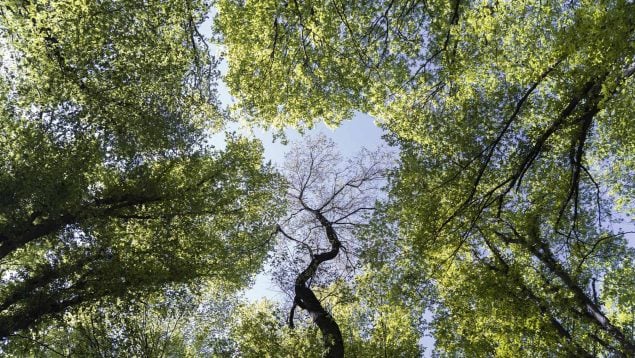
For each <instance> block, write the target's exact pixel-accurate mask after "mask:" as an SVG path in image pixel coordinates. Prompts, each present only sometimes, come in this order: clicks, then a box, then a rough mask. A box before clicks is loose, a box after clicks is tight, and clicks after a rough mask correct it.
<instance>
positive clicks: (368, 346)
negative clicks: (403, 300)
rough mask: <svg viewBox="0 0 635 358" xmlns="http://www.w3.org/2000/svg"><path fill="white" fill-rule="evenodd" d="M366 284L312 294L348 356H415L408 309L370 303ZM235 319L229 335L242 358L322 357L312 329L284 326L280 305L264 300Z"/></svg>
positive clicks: (339, 283)
mask: <svg viewBox="0 0 635 358" xmlns="http://www.w3.org/2000/svg"><path fill="white" fill-rule="evenodd" d="M368 282H369V281H366V280H365V279H364V278H363V277H360V280H359V281H357V280H356V281H354V282H352V283H344V282H343V281H341V280H340V281H337V282H335V283H334V284H332V285H330V286H329V287H326V288H324V289H318V290H316V294H317V295H318V296H320V297H322V302H323V303H324V304H325V305H328V306H330V307H331V308H332V311H333V315H334V317H337V320H338V325H339V327H340V328H341V330H342V332H343V335H344V340H343V345H344V350H345V351H346V352H347V353H346V354H347V356H352V357H417V356H420V355H421V351H420V349H419V342H418V341H419V335H418V333H417V331H416V329H415V327H414V325H413V322H412V321H411V316H410V315H409V314H408V312H407V311H408V310H407V308H406V307H404V306H402V305H398V304H397V305H379V306H376V305H374V304H373V302H372V301H373V300H374V299H378V298H379V295H376V293H375V292H374V291H372V290H370V291H366V290H367V289H368V288H369V287H367V286H366V283H368ZM358 290H359V291H358ZM356 291H357V292H356ZM236 318H237V319H236V320H235V321H234V325H233V326H232V329H231V337H232V340H233V341H234V342H235V343H236V345H237V354H239V355H240V356H242V357H266V356H276V357H320V356H322V352H323V350H324V345H323V340H322V339H321V338H320V337H319V335H320V333H318V329H316V327H315V325H313V324H311V323H310V322H307V320H301V321H300V322H299V324H298V325H297V326H295V327H294V328H290V327H288V326H287V325H286V324H285V318H286V314H285V310H284V309H283V307H282V305H281V304H277V305H276V304H274V303H272V302H267V301H264V302H255V303H251V304H246V305H245V306H243V307H242V308H241V309H240V310H239V311H238V312H237V317H236Z"/></svg>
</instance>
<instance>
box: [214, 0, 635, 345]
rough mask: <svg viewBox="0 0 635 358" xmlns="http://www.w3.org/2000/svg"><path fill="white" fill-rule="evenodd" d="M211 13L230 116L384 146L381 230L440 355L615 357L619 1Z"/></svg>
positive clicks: (626, 107) (634, 16)
mask: <svg viewBox="0 0 635 358" xmlns="http://www.w3.org/2000/svg"><path fill="white" fill-rule="evenodd" d="M219 9H220V12H219V20H218V21H219V24H220V27H219V31H220V35H221V37H222V39H223V41H224V43H225V45H226V46H227V58H228V61H229V66H230V67H229V72H228V75H227V83H228V85H229V86H230V88H231V89H232V90H233V93H235V95H236V97H237V99H238V103H237V106H236V107H237V110H239V111H241V113H244V114H245V115H247V116H249V117H250V118H253V120H254V121H264V122H265V123H267V124H271V125H274V126H284V125H299V126H311V124H312V123H313V122H314V121H317V120H322V119H324V120H325V121H327V122H329V123H332V124H338V123H340V122H341V121H342V120H343V119H346V118H349V117H350V116H351V115H352V114H353V113H354V111H363V112H368V113H370V114H371V115H373V116H375V118H376V119H377V121H378V122H379V123H380V124H381V125H382V126H383V127H384V128H385V129H387V130H388V133H389V134H388V137H389V139H390V140H391V141H392V143H394V144H395V145H397V146H399V147H400V149H401V167H400V168H399V169H398V170H397V171H396V173H395V175H394V178H393V180H392V181H391V191H390V198H391V203H390V204H389V205H388V206H387V207H386V209H385V210H386V213H385V215H387V218H389V219H388V220H393V221H394V222H396V223H397V225H398V234H397V235H396V236H397V239H398V240H399V244H398V246H399V247H400V250H398V251H399V253H400V255H401V256H400V257H402V259H403V261H401V262H402V263H403V264H404V265H416V267H418V269H419V270H420V273H421V274H420V275H419V276H418V277H415V279H417V280H418V281H419V285H421V287H427V285H429V284H430V283H432V284H433V285H434V287H435V295H434V298H433V297H428V298H426V299H423V300H421V301H420V302H421V303H422V304H423V303H428V304H429V305H430V309H431V310H433V312H434V320H433V323H432V326H431V328H432V329H433V330H434V334H435V338H436V339H437V341H436V347H437V349H438V350H439V351H440V352H446V353H448V354H455V353H460V354H464V355H467V356H472V355H476V356H481V355H488V354H496V355H519V354H522V353H521V352H527V351H530V352H534V353H533V354H538V355H539V354H545V353H547V352H549V353H552V354H553V353H555V354H561V355H576V356H595V355H598V354H604V355H606V354H615V355H625V356H628V355H632V354H633V352H634V350H635V345H634V344H635V342H634V341H633V338H632V332H633V328H634V325H635V322H633V319H632V317H631V318H627V317H629V316H632V315H631V314H630V312H631V311H632V309H633V306H632V303H626V302H632V301H631V299H630V297H631V296H632V291H633V286H632V283H629V282H627V281H628V280H624V276H623V274H624V273H625V272H627V271H630V270H632V267H631V265H632V262H633V255H634V252H633V249H632V248H631V247H630V246H629V245H628V243H627V241H626V240H625V238H624V235H623V233H622V232H620V231H619V230H618V229H616V228H615V227H614V226H613V223H614V222H615V221H617V220H619V219H620V217H621V216H624V215H626V216H627V218H628V215H631V214H632V213H633V207H634V206H633V204H634V203H633V198H634V197H633V185H632V178H633V174H634V170H635V165H634V163H635V162H634V160H633V159H634V158H635V157H634V153H635V150H634V149H635V141H634V137H633V133H634V131H633V130H632V129H633V126H632V123H631V122H632V121H631V117H632V108H633V103H634V102H633V101H634V99H635V97H634V96H633V94H634V86H633V74H634V73H635V62H634V61H635V45H634V44H635V41H634V40H635V11H633V10H634V8H633V4H632V2H628V1H570V2H561V1H531V0H528V1H514V2H496V1H495V2H488V1H484V2H483V1H461V0H457V1H449V2H448V1H425V2H418V1H404V2H396V1H374V2H354V3H350V2H349V3H347V2H338V1H324V2H317V3H316V2H298V1H275V0H272V1H259V2H240V1H221V2H220V4H219ZM379 240H384V242H385V237H382V238H380V239H379ZM378 245H381V242H380V243H379V244H378ZM402 269H403V270H410V269H406V268H402ZM407 277H409V278H410V279H412V276H410V275H408V276H407ZM618 277H621V278H618ZM618 282H619V283H618ZM410 283H412V282H410ZM415 291H416V290H415ZM616 302H622V303H621V304H616Z"/></svg>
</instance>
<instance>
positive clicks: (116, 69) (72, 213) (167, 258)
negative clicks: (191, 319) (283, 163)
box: [0, 1, 277, 338]
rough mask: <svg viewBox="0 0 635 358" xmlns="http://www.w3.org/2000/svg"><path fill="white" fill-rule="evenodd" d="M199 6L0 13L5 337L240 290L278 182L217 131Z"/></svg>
mask: <svg viewBox="0 0 635 358" xmlns="http://www.w3.org/2000/svg"><path fill="white" fill-rule="evenodd" d="M208 11H209V8H208V6H207V5H206V4H204V3H202V2H197V1H169V2H163V1H156V2H154V1H150V2H144V3H140V2H137V1H103V2H92V1H88V2H79V3H77V2H65V1H60V2H30V1H15V2H14V1H10V2H5V3H3V5H2V6H1V7H0V15H1V16H0V34H1V36H2V37H1V39H0V48H1V50H0V53H1V56H2V70H1V71H0V91H1V92H2V95H0V131H2V135H0V158H1V159H0V271H1V273H2V277H1V278H0V280H1V281H0V282H1V284H0V337H2V338H7V337H8V336H10V335H12V334H13V333H15V332H16V331H18V330H21V329H26V328H29V327H32V326H34V324H35V323H36V322H38V321H39V320H41V319H43V318H46V317H48V316H49V315H51V314H61V313H64V312H66V311H68V310H69V309H70V308H72V307H74V306H78V305H85V304H90V303H91V302H95V301H97V300H100V299H102V298H106V297H109V298H118V297H128V296H130V295H136V294H144V293H148V292H153V291H156V290H157V289H159V288H161V287H163V286H164V285H166V284H171V283H193V282H205V281H209V280H222V281H227V282H229V283H233V284H234V286H235V287H240V286H242V285H243V284H245V283H246V282H247V281H248V280H249V277H250V275H252V274H253V273H254V272H255V271H256V270H257V269H258V268H259V267H260V265H261V263H262V261H263V259H264V257H265V254H266V252H267V248H268V247H269V244H268V243H269V241H268V240H269V236H270V233H269V232H267V231H272V230H273V226H272V223H273V221H272V220H273V218H274V217H275V215H276V214H275V212H276V203H275V202H274V196H275V194H276V191H277V189H276V185H275V183H276V181H277V179H276V178H277V176H276V175H275V174H274V173H273V171H272V169H271V168H270V167H269V166H267V165H264V164H263V158H262V147H261V146H260V145H259V144H258V143H257V142H255V141H251V140H247V139H244V138H239V137H237V136H231V135H229V136H228V137H227V144H226V148H225V149H224V150H222V151H219V150H216V149H214V148H213V147H212V146H211V145H210V144H208V143H206V139H205V138H206V134H205V131H207V130H212V129H214V128H218V127H219V126H220V125H221V124H222V120H223V115H222V114H221V112H220V111H219V110H218V108H217V104H216V101H217V100H216V98H215V92H214V89H213V84H214V81H215V76H216V74H215V73H216V72H215V71H216V70H215V65H216V63H215V61H214V59H213V58H212V57H210V56H211V55H210V54H209V53H208V51H207V50H206V49H205V47H204V42H203V40H202V38H201V37H200V35H199V33H198V30H197V28H196V26H197V25H199V24H200V23H201V22H202V21H203V20H204V18H205V16H206V14H207V13H208Z"/></svg>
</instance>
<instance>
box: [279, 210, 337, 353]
mask: <svg viewBox="0 0 635 358" xmlns="http://www.w3.org/2000/svg"><path fill="white" fill-rule="evenodd" d="M307 210H309V211H310V212H312V213H313V214H314V215H315V217H316V218H317V219H318V221H319V222H320V224H321V225H322V226H323V227H324V230H325V231H326V237H327V239H328V241H329V243H330V244H331V250H330V251H327V252H323V253H321V254H318V255H314V256H313V258H312V259H311V262H310V263H309V265H308V266H307V268H306V269H304V271H302V272H300V274H299V275H298V276H297V277H296V279H295V298H294V300H293V306H292V307H291V313H290V314H289V326H290V327H291V328H293V315H294V312H295V308H296V306H298V307H300V308H302V309H304V310H306V311H308V312H309V315H310V316H311V318H313V322H315V324H316V325H317V326H318V328H319V329H320V332H321V333H322V339H323V340H324V348H325V352H324V357H326V358H341V357H344V341H343V339H342V332H341V331H340V327H339V326H338V325H337V322H335V319H334V318H333V316H331V314H330V313H328V312H327V311H326V310H325V309H324V307H322V304H321V303H320V301H319V300H318V299H317V297H316V296H315V294H314V293H313V291H312V290H311V289H310V288H309V287H308V286H307V284H306V283H307V281H308V280H309V279H310V278H311V277H313V275H315V272H316V271H317V269H318V267H319V266H320V264H321V263H322V262H325V261H329V260H332V259H334V258H335V257H336V256H337V254H338V253H339V251H340V247H341V246H342V244H341V242H340V241H339V239H338V237H337V232H336V231H335V229H334V228H333V223H331V222H330V221H329V220H328V219H326V217H324V215H322V213H321V212H320V211H319V210H313V209H309V208H307Z"/></svg>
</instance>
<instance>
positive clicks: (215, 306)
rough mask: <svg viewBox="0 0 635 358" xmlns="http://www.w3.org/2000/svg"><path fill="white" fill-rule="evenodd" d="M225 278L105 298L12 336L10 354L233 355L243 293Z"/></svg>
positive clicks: (110, 355) (94, 355)
mask: <svg viewBox="0 0 635 358" xmlns="http://www.w3.org/2000/svg"><path fill="white" fill-rule="evenodd" d="M221 285H222V284H220V285H219V284H216V285H214V286H208V287H206V288H205V289H203V291H204V292H200V291H201V289H200V288H197V291H199V292H194V291H193V290H191V289H189V288H187V287H184V286H182V285H181V286H180V287H179V286H175V287H170V288H165V289H163V290H160V291H159V292H157V293H156V294H153V295H149V296H146V297H143V298H142V299H136V300H132V301H131V300H127V301H124V300H121V299H107V298H106V299H103V300H102V301H100V302H98V304H95V305H91V306H88V307H86V306H84V307H77V308H75V309H74V310H71V311H69V312H67V313H66V314H65V315H64V317H63V319H60V320H54V321H50V320H49V321H45V322H42V323H41V324H39V325H38V326H37V327H36V328H37V329H33V330H30V331H28V332H21V333H19V334H16V335H15V336H13V337H12V339H11V341H10V342H9V344H8V345H5V346H4V347H3V349H2V350H3V354H4V355H6V356H9V357H24V356H30V357H48V356H52V355H54V356H63V357H121V356H138V357H157V358H158V357H177V356H178V357H211V356H214V357H216V356H230V355H231V354H232V353H233V352H234V351H235V348H234V344H233V343H232V342H231V341H230V337H229V330H228V326H227V321H229V320H230V318H231V317H232V316H233V314H234V311H235V310H236V308H237V307H238V303H239V302H240V301H239V299H238V298H237V297H236V296H235V295H234V294H232V293H229V292H227V291H225V290H224V289H223V288H222V286H221Z"/></svg>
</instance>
